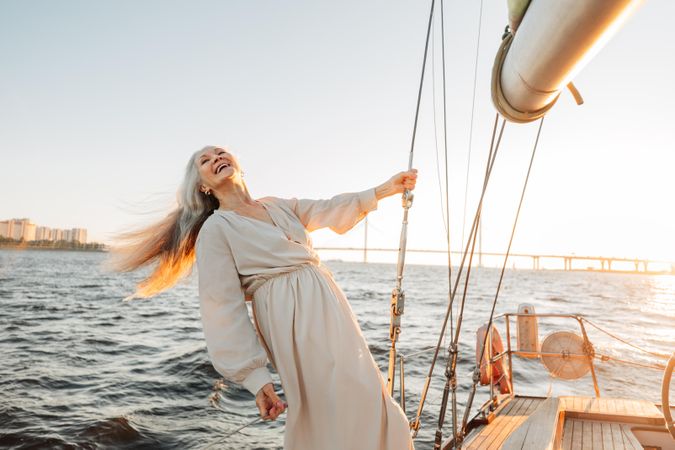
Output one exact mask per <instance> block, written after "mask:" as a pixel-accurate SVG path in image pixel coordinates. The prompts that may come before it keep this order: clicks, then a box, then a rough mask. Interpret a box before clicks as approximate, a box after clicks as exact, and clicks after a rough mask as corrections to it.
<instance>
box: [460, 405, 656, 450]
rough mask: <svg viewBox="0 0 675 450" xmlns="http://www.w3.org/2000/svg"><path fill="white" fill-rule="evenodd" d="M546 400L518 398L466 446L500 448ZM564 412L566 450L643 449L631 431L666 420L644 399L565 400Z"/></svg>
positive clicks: (563, 445) (563, 428) (563, 435)
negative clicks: (632, 425)
mask: <svg viewBox="0 0 675 450" xmlns="http://www.w3.org/2000/svg"><path fill="white" fill-rule="evenodd" d="M544 400H545V399H543V398H536V397H530V398H528V397H516V398H514V399H513V400H511V401H510V402H509V403H508V404H506V405H505V406H504V407H503V408H502V409H501V410H499V411H498V412H497V416H496V417H495V419H494V420H493V421H492V423H490V424H489V425H486V426H484V427H483V428H482V429H479V430H478V434H477V435H476V436H475V437H474V438H472V439H471V441H470V442H469V443H468V444H467V445H466V446H465V447H464V448H466V449H467V450H477V449H481V450H485V449H488V450H491V449H499V448H501V447H502V445H503V444H504V442H505V441H506V440H507V439H509V436H510V435H511V434H512V433H513V432H514V430H516V429H518V427H519V426H520V425H522V424H523V422H525V421H526V420H527V419H528V417H529V416H530V415H531V414H532V413H533V412H534V411H535V410H536V409H537V407H538V406H539V405H540V404H541V402H542V401H544ZM560 409H561V410H562V411H564V412H565V421H564V423H563V424H562V440H561V444H562V447H561V448H562V449H563V450H577V449H583V450H587V449H591V450H592V449H597V450H622V449H627V450H641V449H642V446H641V445H640V443H639V442H638V440H637V438H636V437H635V435H634V434H633V432H632V431H631V426H630V425H626V424H622V423H620V422H630V423H636V424H645V423H648V424H659V423H662V421H663V418H662V415H661V412H660V411H659V410H658V408H656V406H655V405H653V404H652V403H650V402H648V401H644V400H626V399H612V398H594V397H561V398H560Z"/></svg>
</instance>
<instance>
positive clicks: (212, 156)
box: [195, 148, 241, 191]
mask: <svg viewBox="0 0 675 450" xmlns="http://www.w3.org/2000/svg"><path fill="white" fill-rule="evenodd" d="M195 164H196V165H197V170H199V176H200V177H201V181H202V185H203V186H202V191H204V190H205V189H204V188H206V189H215V188H217V187H218V186H220V185H222V184H223V183H225V182H226V181H227V180H228V179H229V180H230V182H232V181H233V180H234V179H235V178H238V177H239V176H240V175H241V169H240V167H239V161H237V158H235V157H234V155H232V154H230V153H229V152H227V150H224V149H222V148H213V149H209V150H204V151H203V152H202V153H201V154H199V155H198V156H197V158H195Z"/></svg>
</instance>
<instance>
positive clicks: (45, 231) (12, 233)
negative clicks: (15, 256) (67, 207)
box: [0, 217, 87, 244]
mask: <svg viewBox="0 0 675 450" xmlns="http://www.w3.org/2000/svg"><path fill="white" fill-rule="evenodd" d="M0 237H2V238H8V239H13V240H16V241H26V242H32V241H50V242H58V241H66V242H79V243H81V244H86V243H87V229H86V228H53V227H48V226H45V225H37V224H35V223H33V222H31V220H30V219H29V218H26V217H24V218H13V219H5V220H0Z"/></svg>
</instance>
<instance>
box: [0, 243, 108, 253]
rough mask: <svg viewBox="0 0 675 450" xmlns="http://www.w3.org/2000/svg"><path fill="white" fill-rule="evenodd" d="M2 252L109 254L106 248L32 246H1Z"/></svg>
mask: <svg viewBox="0 0 675 450" xmlns="http://www.w3.org/2000/svg"><path fill="white" fill-rule="evenodd" d="M0 250H12V251H22V250H48V251H61V252H63V251H69V252H98V253H107V252H108V249H106V248H75V247H72V248H71V247H35V246H31V245H5V244H0Z"/></svg>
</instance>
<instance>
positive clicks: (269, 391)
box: [255, 383, 288, 420]
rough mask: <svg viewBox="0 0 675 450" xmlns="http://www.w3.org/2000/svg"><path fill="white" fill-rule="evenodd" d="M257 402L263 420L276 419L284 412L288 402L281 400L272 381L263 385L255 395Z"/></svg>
mask: <svg viewBox="0 0 675 450" xmlns="http://www.w3.org/2000/svg"><path fill="white" fill-rule="evenodd" d="M255 404H256V405H257V406H258V410H259V411H260V417H261V418H262V419H263V420H276V418H277V417H279V415H280V414H281V413H283V412H284V411H285V410H286V408H288V404H286V403H284V402H282V401H281V399H280V398H279V396H278V395H277V393H276V392H274V386H273V385H272V383H267V384H266V385H265V386H263V387H261V388H260V390H259V391H258V393H257V394H256V396H255Z"/></svg>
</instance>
